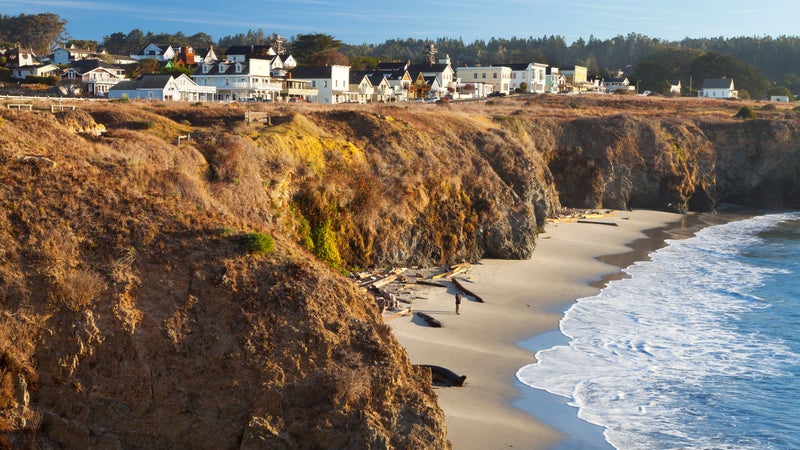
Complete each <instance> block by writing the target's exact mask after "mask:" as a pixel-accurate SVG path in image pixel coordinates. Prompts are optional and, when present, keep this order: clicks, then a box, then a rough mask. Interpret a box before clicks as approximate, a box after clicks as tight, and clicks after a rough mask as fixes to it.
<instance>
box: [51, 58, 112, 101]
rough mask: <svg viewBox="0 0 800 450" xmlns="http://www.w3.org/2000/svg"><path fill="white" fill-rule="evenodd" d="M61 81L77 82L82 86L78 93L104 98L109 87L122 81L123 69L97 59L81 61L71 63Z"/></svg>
mask: <svg viewBox="0 0 800 450" xmlns="http://www.w3.org/2000/svg"><path fill="white" fill-rule="evenodd" d="M61 79H62V80H65V81H67V82H70V81H73V82H76V81H79V82H80V83H81V84H82V86H81V88H80V91H81V92H82V93H84V94H87V95H96V96H104V95H106V94H107V93H108V91H109V89H111V87H113V86H115V85H116V84H117V83H119V82H120V81H124V80H125V79H126V77H125V69H123V68H122V67H119V66H116V65H114V64H108V63H106V62H103V61H100V60H97V59H83V60H79V61H73V62H72V63H71V64H70V67H69V69H67V70H66V71H65V72H64V73H63V74H62V75H61Z"/></svg>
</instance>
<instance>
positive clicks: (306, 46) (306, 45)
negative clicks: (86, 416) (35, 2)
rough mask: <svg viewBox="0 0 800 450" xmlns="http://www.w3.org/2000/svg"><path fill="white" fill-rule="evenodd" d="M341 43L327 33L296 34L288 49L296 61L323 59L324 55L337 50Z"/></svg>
mask: <svg viewBox="0 0 800 450" xmlns="http://www.w3.org/2000/svg"><path fill="white" fill-rule="evenodd" d="M341 47H342V43H341V42H340V41H338V40H336V39H334V38H333V36H330V35H327V34H321V33H317V34H298V35H297V36H295V37H293V38H292V40H291V42H290V43H289V50H290V51H291V53H292V55H294V58H295V59H296V60H297V61H311V60H312V59H314V60H324V59H325V58H324V55H323V56H320V55H316V54H328V55H330V56H332V53H331V52H332V51H333V52H338V50H339V49H340V48H341Z"/></svg>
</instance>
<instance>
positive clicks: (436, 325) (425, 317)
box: [417, 312, 442, 328]
mask: <svg viewBox="0 0 800 450" xmlns="http://www.w3.org/2000/svg"><path fill="white" fill-rule="evenodd" d="M417 315H418V316H419V317H421V318H422V320H424V321H425V322H426V323H427V324H428V325H430V326H432V327H434V328H441V327H442V322H439V321H438V320H437V319H434V318H433V317H431V316H429V315H427V314H425V313H423V312H418V313H417Z"/></svg>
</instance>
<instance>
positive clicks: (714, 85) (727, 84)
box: [697, 77, 739, 98]
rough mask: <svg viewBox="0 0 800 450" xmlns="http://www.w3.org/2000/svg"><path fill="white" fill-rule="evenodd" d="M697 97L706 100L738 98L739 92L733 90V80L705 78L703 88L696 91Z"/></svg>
mask: <svg viewBox="0 0 800 450" xmlns="http://www.w3.org/2000/svg"><path fill="white" fill-rule="evenodd" d="M697 96H698V97H706V98H739V91H737V90H736V89H735V88H734V84H733V78H726V77H722V78H706V79H705V80H703V86H702V87H701V88H700V90H698V91H697Z"/></svg>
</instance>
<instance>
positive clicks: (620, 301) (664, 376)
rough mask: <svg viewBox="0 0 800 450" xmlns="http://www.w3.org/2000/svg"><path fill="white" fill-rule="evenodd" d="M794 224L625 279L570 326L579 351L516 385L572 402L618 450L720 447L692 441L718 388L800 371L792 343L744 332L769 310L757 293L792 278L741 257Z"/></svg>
mask: <svg viewBox="0 0 800 450" xmlns="http://www.w3.org/2000/svg"><path fill="white" fill-rule="evenodd" d="M794 217H795V216H794V215H772V216H761V217H757V218H753V219H748V220H745V221H741V222H735V223H729V224H725V225H721V226H716V227H710V228H706V229H703V230H701V231H700V232H699V233H698V234H697V235H696V236H695V237H693V238H690V239H686V240H680V241H670V242H669V245H668V246H667V247H665V248H662V249H661V250H658V251H656V252H654V253H653V254H651V260H650V261H644V262H638V263H635V264H633V265H632V266H631V267H629V268H627V269H625V272H626V273H628V275H630V277H629V278H625V279H622V280H618V281H614V282H611V283H610V284H609V285H608V286H607V287H606V289H604V290H603V291H602V292H600V294H598V295H597V296H595V297H590V298H585V299H580V300H578V301H577V302H576V304H575V305H573V306H572V307H571V308H570V309H569V310H568V311H567V312H566V313H565V315H564V318H563V319H562V320H561V323H560V328H561V332H562V333H563V334H564V335H565V336H567V337H568V338H569V345H558V346H555V347H552V348H549V349H545V350H541V351H539V352H537V353H536V358H537V362H536V363H535V364H531V365H528V366H525V367H523V368H521V369H520V370H519V371H518V373H517V377H518V378H519V379H520V380H521V381H522V382H523V383H525V384H528V385H530V386H532V387H534V388H537V389H542V390H545V391H548V392H550V393H553V394H556V395H560V396H563V397H566V398H567V399H569V403H570V404H571V405H573V406H577V407H578V408H579V416H580V417H581V418H582V419H584V420H586V421H589V422H591V423H594V424H597V425H601V426H603V427H605V428H606V432H605V435H606V439H607V440H608V441H609V442H610V443H611V444H612V445H614V446H615V447H617V448H625V449H638V448H642V449H645V448H646V449H651V448H665V445H666V448H670V447H683V446H691V447H693V448H694V447H701V448H702V447H704V446H708V447H712V446H715V445H718V444H719V442H720V441H718V440H716V439H718V437H717V438H715V437H714V435H713V433H711V434H709V432H708V430H706V431H704V432H702V433H701V434H702V435H700V436H697V435H693V434H692V433H693V430H696V429H699V428H700V427H702V422H703V420H704V419H705V417H706V415H707V414H709V411H707V410H706V405H708V408H709V409H713V406H712V404H713V402H714V401H715V399H714V398H705V397H703V396H705V395H707V394H708V392H709V389H708V386H707V383H709V382H710V380H718V379H724V380H738V379H743V380H761V379H764V378H769V377H774V376H782V375H784V374H785V373H786V370H785V368H786V366H787V364H798V363H800V355H798V354H796V353H793V352H791V351H790V349H789V348H788V347H787V345H786V344H785V343H784V342H782V341H780V340H778V339H775V338H772V337H770V336H767V335H764V334H761V333H755V332H750V333H743V332H742V330H740V329H739V328H738V326H737V322H738V320H739V318H740V317H741V315H743V314H747V313H749V312H751V311H754V310H758V309H762V308H767V307H769V304H768V303H766V302H765V301H764V300H763V299H761V298H759V297H757V296H755V295H753V294H751V293H750V291H751V290H752V289H753V287H754V286H759V285H760V284H761V283H763V279H764V277H765V276H766V275H768V274H770V273H774V272H775V271H779V270H781V269H775V268H769V267H759V266H756V265H753V264H749V263H748V261H747V260H746V258H742V257H741V255H740V254H739V249H740V248H742V247H743V246H747V245H752V244H753V243H755V242H757V241H758V237H757V236H756V232H757V231H758V230H762V229H764V228H765V227H768V226H773V225H775V224H776V223H778V222H780V221H782V220H787V219H789V218H794ZM688 398H691V399H692V400H693V401H692V402H688V401H686V399H688ZM698 399H699V400H698ZM693 404H698V405H700V406H697V407H695V406H692V405H693ZM695 422H697V423H695Z"/></svg>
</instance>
